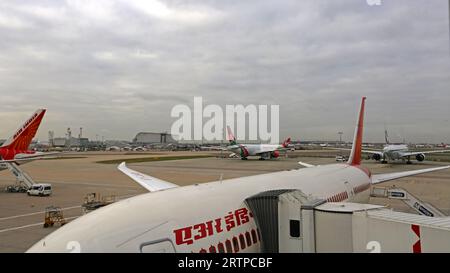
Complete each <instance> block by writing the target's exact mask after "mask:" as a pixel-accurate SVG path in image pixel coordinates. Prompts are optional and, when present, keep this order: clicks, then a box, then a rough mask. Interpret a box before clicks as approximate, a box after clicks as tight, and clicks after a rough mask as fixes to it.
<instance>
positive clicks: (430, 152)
mask: <svg viewBox="0 0 450 273" xmlns="http://www.w3.org/2000/svg"><path fill="white" fill-rule="evenodd" d="M446 152H450V150H437V151H422V152H420V151H416V152H401V153H400V155H401V156H402V157H406V156H414V155H419V154H436V153H446Z"/></svg>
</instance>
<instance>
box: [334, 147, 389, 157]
mask: <svg viewBox="0 0 450 273" xmlns="http://www.w3.org/2000/svg"><path fill="white" fill-rule="evenodd" d="M327 149H330V150H340V151H349V152H350V151H351V150H352V149H348V148H329V147H328V148H327ZM361 152H362V153H365V154H379V155H380V156H383V152H381V151H375V150H362V151H361Z"/></svg>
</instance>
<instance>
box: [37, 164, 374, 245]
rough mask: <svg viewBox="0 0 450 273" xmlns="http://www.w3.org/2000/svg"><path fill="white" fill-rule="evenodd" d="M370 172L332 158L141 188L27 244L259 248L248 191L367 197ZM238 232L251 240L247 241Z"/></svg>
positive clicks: (330, 198) (344, 198) (346, 198)
mask: <svg viewBox="0 0 450 273" xmlns="http://www.w3.org/2000/svg"><path fill="white" fill-rule="evenodd" d="M370 180H371V179H370V173H368V172H366V171H364V170H363V169H362V168H358V167H354V166H350V165H347V164H333V165H325V166H317V167H313V168H304V169H300V170H291V171H283V172H276V173H270V174H262V175H256V176H249V177H242V178H236V179H230V180H225V181H218V182H211V183H205V184H196V185H191V186H185V187H178V188H172V189H167V190H162V191H157V192H152V193H147V194H142V195H139V196H136V197H133V198H129V199H126V200H123V201H120V202H117V203H114V204H111V205H108V206H106V207H103V208H101V209H98V210H96V211H94V212H91V213H89V214H87V215H85V216H82V217H80V218H78V219H76V220H74V221H73V222H71V223H69V224H67V225H65V226H63V227H61V228H60V229H58V230H57V231H55V232H53V233H52V234H50V235H49V236H47V237H46V238H44V239H42V240H41V241H39V242H38V243H36V244H35V245H34V246H33V247H32V248H31V249H30V250H29V251H30V252H41V251H48V252H70V250H75V251H81V252H174V251H175V252H211V251H217V252H219V250H218V249H219V248H220V247H221V246H224V247H225V248H226V245H227V244H228V245H230V244H231V245H232V246H234V244H235V243H239V250H237V249H235V248H234V247H233V248H232V251H233V252H236V251H239V252H259V251H260V250H261V244H260V239H259V238H257V239H256V240H255V241H253V239H254V238H253V237H255V236H252V235H255V233H257V232H258V231H257V226H256V223H255V221H254V218H253V217H251V216H250V212H249V211H248V208H247V206H246V204H245V203H244V201H245V199H246V198H248V197H250V196H253V195H255V194H258V193H261V192H264V191H269V190H276V189H298V190H301V191H302V192H303V193H305V194H306V195H310V196H312V197H316V198H322V199H327V200H328V201H356V202H358V201H367V200H368V197H369V193H368V189H369V185H370ZM247 233H248V234H247ZM240 237H243V239H244V241H246V244H245V246H246V247H245V248H244V249H243V248H242V247H241V245H240ZM247 237H248V238H250V239H251V240H250V242H249V243H248V242H247V240H246V239H248V238H247ZM234 238H236V239H234ZM225 251H226V250H225Z"/></svg>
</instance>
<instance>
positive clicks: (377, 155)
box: [372, 154, 381, 161]
mask: <svg viewBox="0 0 450 273" xmlns="http://www.w3.org/2000/svg"><path fill="white" fill-rule="evenodd" d="M372 159H374V160H376V161H380V159H381V155H379V154H373V155H372Z"/></svg>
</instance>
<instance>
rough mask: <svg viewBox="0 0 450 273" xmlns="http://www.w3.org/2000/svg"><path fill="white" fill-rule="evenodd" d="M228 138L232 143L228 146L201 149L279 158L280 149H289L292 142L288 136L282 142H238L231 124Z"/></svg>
mask: <svg viewBox="0 0 450 273" xmlns="http://www.w3.org/2000/svg"><path fill="white" fill-rule="evenodd" d="M227 132H228V140H229V142H230V144H229V145H228V146H226V147H201V149H209V150H222V151H231V152H233V153H232V154H231V155H230V157H231V156H239V157H240V158H241V159H242V160H246V159H247V158H248V157H249V156H259V157H260V158H259V159H260V160H265V159H271V158H277V157H279V156H280V150H284V149H287V148H288V146H289V144H290V143H291V138H287V139H286V140H285V141H283V143H282V144H281V145H280V144H238V143H237V141H236V137H235V136H234V135H233V132H232V131H231V128H230V126H227Z"/></svg>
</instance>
